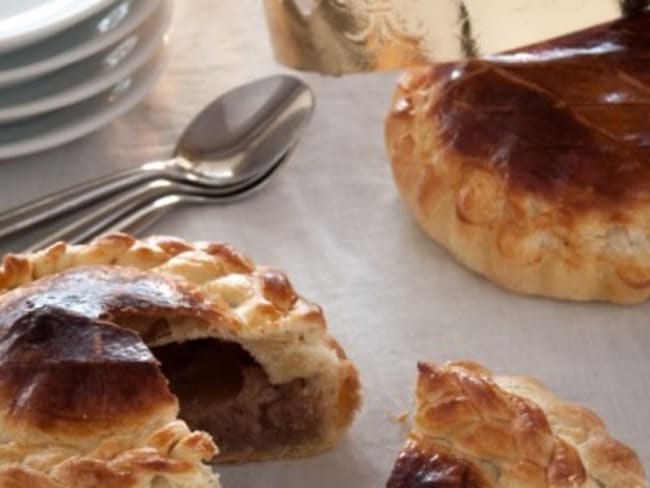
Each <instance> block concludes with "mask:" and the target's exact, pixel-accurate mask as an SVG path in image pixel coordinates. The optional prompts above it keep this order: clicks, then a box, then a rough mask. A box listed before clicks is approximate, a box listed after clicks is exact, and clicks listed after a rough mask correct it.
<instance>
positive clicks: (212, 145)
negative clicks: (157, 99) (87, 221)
mask: <svg viewBox="0 0 650 488" xmlns="http://www.w3.org/2000/svg"><path fill="white" fill-rule="evenodd" d="M314 104H315V101H314V96H313V94H312V92H311V90H310V89H309V87H308V86H307V85H306V84H305V83H303V82H302V81H301V80H299V79H298V78H295V77H292V76H287V75H276V76H271V77H267V78H263V79H260V80H257V81H254V82H252V83H248V84H246V85H242V86H239V87H237V88H235V89H233V90H232V91H229V92H227V93H225V94H224V95H222V96H220V97H219V98H217V99H216V100H214V101H213V102H212V103H211V104H210V105H208V106H207V107H206V108H205V109H204V110H203V111H202V112H201V113H199V114H198V115H197V116H196V117H195V118H194V120H193V121H192V122H191V123H190V124H189V126H188V127H187V129H186V130H185V132H183V134H182V135H181V137H180V138H179V140H178V143H177V145H176V148H175V150H174V157H173V158H172V159H170V160H168V161H157V162H151V163H147V164H144V165H143V166H141V167H139V168H136V169H130V170H126V171H121V172H118V173H114V174H112V175H108V176H104V177H100V178H98V179H95V180H92V181H90V182H88V183H85V184H82V185H78V186H75V187H74V188H70V189H67V190H63V191H60V192H57V193H54V194H52V195H49V196H46V197H43V198H40V199H38V200H35V201H33V202H30V203H27V204H25V205H21V206H19V207H16V208H14V209H11V210H8V211H5V212H2V213H0V238H3V237H6V236H8V235H11V234H14V233H17V232H20V231H23V230H26V229H28V228H31V227H33V226H35V225H38V224H40V223H43V222H44V221H47V220H50V219H52V218H55V217H59V216H61V215H64V214H66V213H69V212H72V211H74V210H77V209H79V208H82V207H84V206H86V205H89V204H91V203H93V202H96V201H98V200H101V199H104V198H106V197H108V196H111V195H113V194H115V193H117V192H120V191H124V190H126V189H128V188H131V187H133V186H135V185H137V184H139V183H143V182H146V181H150V180H154V179H160V178H162V179H167V180H170V181H178V182H182V183H187V184H193V185H200V186H203V187H205V188H222V187H228V186H231V185H237V184H239V183H242V182H245V181H246V180H248V179H250V178H251V177H255V176H256V175H259V174H264V173H266V172H268V170H269V168H272V167H273V166H274V165H275V164H276V163H277V162H278V161H279V160H280V159H281V158H282V157H283V156H284V155H285V154H286V153H287V151H288V149H289V148H290V147H292V146H294V145H295V144H296V142H297V141H298V139H299V138H300V135H301V134H302V132H303V130H304V128H305V127H306V125H307V122H308V121H309V120H310V119H311V115H312V113H313V110H314Z"/></svg>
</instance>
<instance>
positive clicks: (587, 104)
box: [393, 10, 650, 210]
mask: <svg viewBox="0 0 650 488" xmlns="http://www.w3.org/2000/svg"><path fill="white" fill-rule="evenodd" d="M394 107H395V108H394V111H393V113H394V114H400V113H401V114H402V115H404V116H405V115H409V116H414V117H416V118H418V119H426V118H429V117H432V118H435V120H436V131H435V135H434V137H435V139H437V140H439V141H440V142H439V144H438V147H437V148H436V151H440V150H442V151H443V152H448V151H452V152H454V153H455V154H457V155H458V156H462V157H464V158H469V159H470V160H472V161H474V162H475V164H476V165H477V166H481V165H488V167H489V168H491V169H493V170H496V171H497V172H498V173H499V174H501V176H502V177H503V178H504V180H505V185H506V188H507V190H508V191H512V192H517V191H519V190H525V191H527V192H531V193H534V194H536V195H539V196H542V197H544V198H547V199H551V200H561V201H562V202H564V204H565V205H566V206H567V207H571V208H572V209H574V210H576V209H581V208H585V209H589V208H592V207H599V206H611V205H619V204H621V203H627V204H630V203H635V202H637V201H643V202H647V201H648V200H649V199H650V190H649V188H650V118H649V116H648V114H649V113H650V10H648V11H646V12H644V13H640V14H638V15H636V16H632V17H629V18H624V19H621V20H619V21H616V22H613V23H610V24H605V25H602V26H597V27H594V28H591V29H588V30H586V31H582V32H580V33H577V34H573V35H569V36H564V37H562V38H559V39H555V40H552V41H549V42H546V43H541V44H536V45H533V46H530V47H528V48H522V49H517V50H515V51H512V52H510V53H505V54H500V55H493V56H488V57H486V58H481V59H474V60H469V61H465V62H460V63H447V64H442V65H438V66H432V67H427V68H422V69H417V70H413V71H412V72H411V73H409V74H408V75H407V76H406V77H405V78H404V79H403V80H402V82H401V84H400V91H399V92H398V94H397V95H396V103H395V105H394ZM429 139H430V138H427V139H425V140H424V141H416V142H420V143H422V144H423V145H422V147H421V148H420V150H423V151H426V150H427V147H428V146H427V147H425V146H426V144H425V143H426V142H427V141H428V142H429V143H431V142H432V141H430V140H429Z"/></svg>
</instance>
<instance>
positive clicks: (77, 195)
mask: <svg viewBox="0 0 650 488" xmlns="http://www.w3.org/2000/svg"><path fill="white" fill-rule="evenodd" d="M166 167H167V164H166V163H164V162H155V163H149V164H147V165H145V166H142V167H139V168H136V169H129V170H126V171H120V172H117V173H113V174H110V175H107V176H102V177H99V178H96V179H94V180H91V181H89V182H87V183H84V184H81V185H75V186H74V187H70V188H67V189H65V190H61V191H59V192H56V193H52V194H51V195H47V196H45V197H42V198H39V199H37V200H33V201H31V202H29V203H26V204H23V205H20V206H18V207H14V208H12V209H9V210H6V211H4V212H0V239H1V238H4V237H7V236H9V235H12V234H16V233H18V232H21V231H24V230H27V229H30V228H32V227H34V226H36V225H38V224H42V223H43V222H46V221H48V220H50V219H53V218H57V217H61V216H63V215H65V214H67V213H70V212H72V211H74V210H78V209H80V208H82V207H85V206H87V205H90V204H91V203H94V202H96V201H98V200H101V199H103V198H106V197H108V196H110V195H113V194H115V193H118V192H120V191H122V190H125V189H127V188H130V187H131V186H133V185H136V184H137V183H142V182H143V181H147V180H150V179H153V178H156V177H158V176H160V175H162V174H164V171H165V168H166Z"/></svg>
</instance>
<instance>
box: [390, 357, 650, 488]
mask: <svg viewBox="0 0 650 488" xmlns="http://www.w3.org/2000/svg"><path fill="white" fill-rule="evenodd" d="M386 487H387V488H556V487H557V488H560V487H562V488H564V487H571V488H645V487H647V483H646V478H645V474H644V470H643V467H642V465H641V462H640V460H639V458H638V456H637V454H636V453H635V452H634V451H633V450H632V449H630V448H629V447H627V446H625V445H623V444H622V443H620V442H619V441H617V440H616V439H614V438H613V437H611V435H610V434H609V433H608V432H607V430H606V427H605V425H604V423H603V421H602V420H601V419H600V418H599V417H598V416H597V415H596V414H594V413H593V412H592V411H590V410H588V409H586V408H584V407H582V406H579V405H575V404H572V403H568V402H565V401H562V400H560V399H559V398H558V397H556V396H555V395H554V394H553V393H552V392H550V391H549V390H548V389H547V388H546V387H545V386H544V385H542V384H541V383H539V382H538V381H536V380H534V379H531V378H526V377H519V376H495V375H493V374H492V373H491V372H490V371H488V370H487V369H485V368H484V367H482V366H480V365H478V364H475V363H471V362H452V363H447V364H445V365H443V366H438V365H435V364H432V363H420V364H419V365H418V379H417V387H416V406H415V419H414V424H413V429H412V431H411V433H410V435H409V438H408V440H407V441H406V444H405V446H404V447H403V449H402V452H401V453H400V455H399V457H398V459H397V461H396V463H395V466H394V468H393V471H392V473H391V475H390V478H389V480H388V483H387V484H386Z"/></svg>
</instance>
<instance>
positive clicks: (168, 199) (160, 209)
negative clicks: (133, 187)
mask: <svg viewBox="0 0 650 488" xmlns="http://www.w3.org/2000/svg"><path fill="white" fill-rule="evenodd" d="M183 201H184V199H183V196H182V195H167V196H164V197H161V198H158V199H156V200H154V201H152V202H149V203H147V204H146V205H145V206H143V207H142V208H139V209H138V210H137V211H135V212H133V213H132V214H130V215H127V216H125V217H124V218H121V219H119V220H117V221H116V222H114V223H113V225H112V226H111V227H110V228H108V229H106V233H108V234H111V233H114V232H125V233H126V234H131V235H133V236H138V235H140V234H141V233H142V232H143V231H144V230H146V229H147V228H149V227H151V226H152V225H153V224H154V223H156V222H157V221H158V220H159V219H160V218H161V217H162V216H163V215H165V214H166V213H168V212H169V211H170V210H172V209H173V208H174V207H176V206H177V205H178V204H180V203H183Z"/></svg>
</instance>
